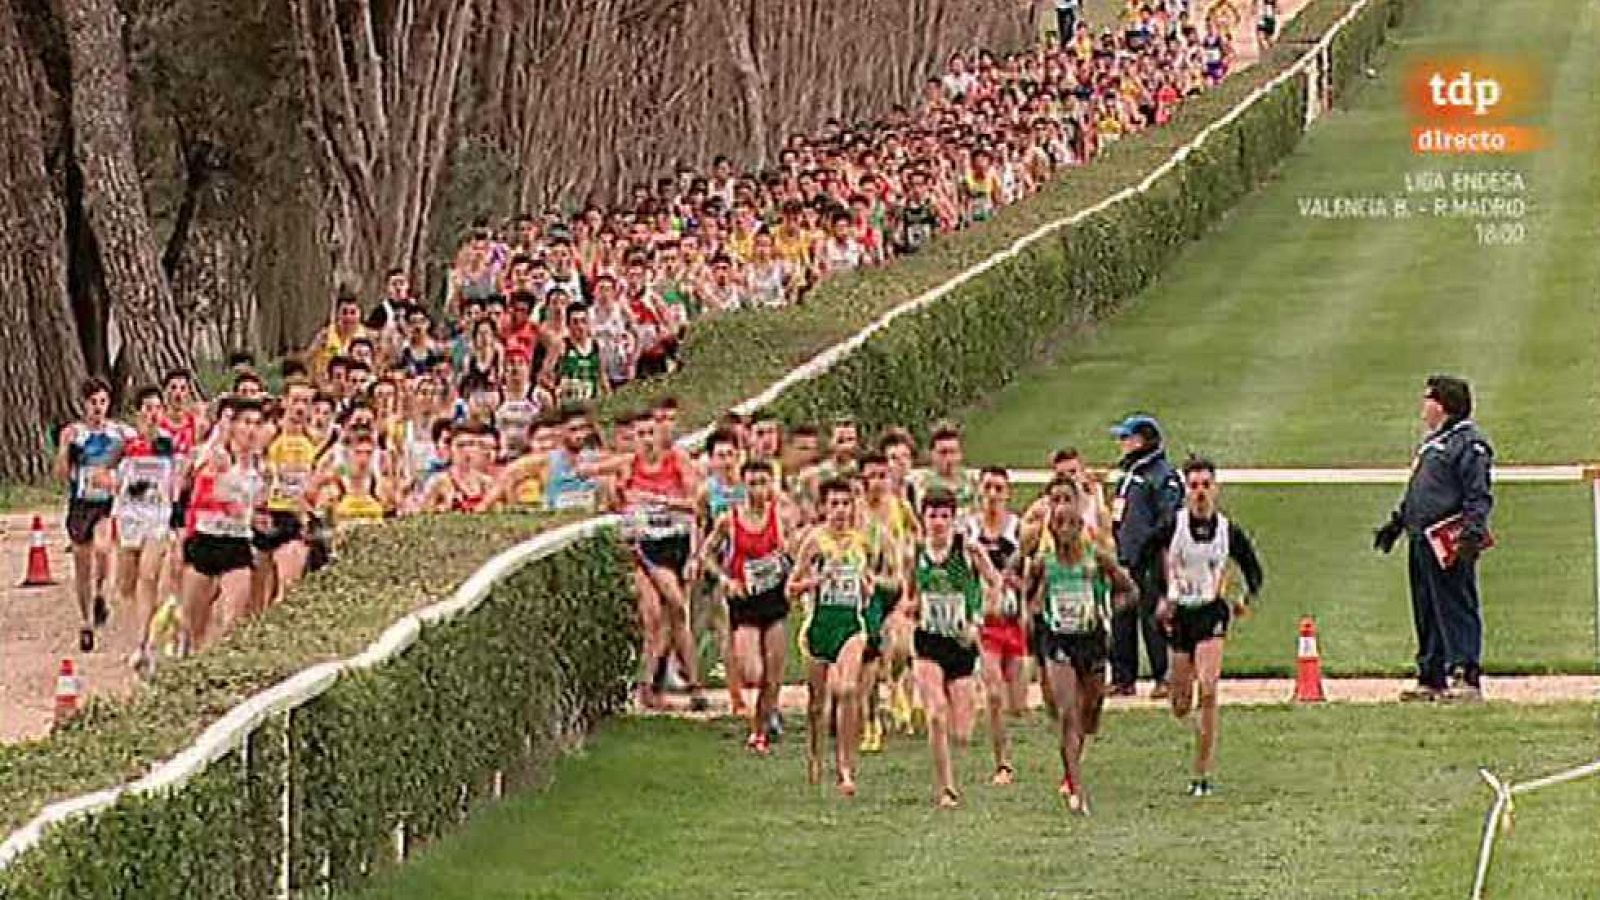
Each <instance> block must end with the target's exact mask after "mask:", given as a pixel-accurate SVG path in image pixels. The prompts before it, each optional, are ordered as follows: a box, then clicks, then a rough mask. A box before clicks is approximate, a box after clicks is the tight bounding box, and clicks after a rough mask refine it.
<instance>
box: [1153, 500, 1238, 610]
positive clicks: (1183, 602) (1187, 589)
mask: <svg viewBox="0 0 1600 900" xmlns="http://www.w3.org/2000/svg"><path fill="white" fill-rule="evenodd" d="M1167 554H1168V559H1170V560H1171V562H1172V568H1171V571H1172V577H1171V578H1169V579H1168V580H1167V598H1168V599H1169V600H1172V601H1174V602H1176V603H1177V604H1178V605H1179V606H1203V605H1205V604H1207V603H1210V602H1211V601H1213V600H1216V599H1217V598H1218V597H1220V596H1222V576H1223V572H1224V571H1225V570H1226V568H1227V566H1228V519H1227V517H1226V516H1224V515H1223V514H1222V513H1220V512H1219V513H1217V532H1216V534H1214V535H1212V537H1211V540H1209V541H1206V542H1205V543H1201V542H1199V541H1196V540H1195V539H1194V535H1192V534H1191V533H1190V531H1189V511H1188V510H1187V509H1181V510H1178V521H1177V525H1176V528H1175V530H1174V531H1173V534H1172V545H1171V546H1169V547H1168V548H1167Z"/></svg>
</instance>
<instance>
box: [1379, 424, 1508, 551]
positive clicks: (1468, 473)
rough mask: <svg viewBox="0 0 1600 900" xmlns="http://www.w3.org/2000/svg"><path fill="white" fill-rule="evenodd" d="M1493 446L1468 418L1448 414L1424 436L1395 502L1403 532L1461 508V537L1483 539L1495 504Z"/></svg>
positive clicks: (1419, 529)
mask: <svg viewBox="0 0 1600 900" xmlns="http://www.w3.org/2000/svg"><path fill="white" fill-rule="evenodd" d="M1493 464H1494V449H1493V448H1492V447H1490V446H1489V439H1488V438H1487V437H1485V436H1484V434H1483V432H1482V431H1479V430H1478V426H1477V423H1475V422H1473V421H1472V420H1471V419H1451V420H1449V421H1447V422H1445V423H1444V424H1443V425H1441V426H1439V429H1438V430H1437V431H1435V432H1433V433H1432V434H1430V435H1428V436H1427V437H1426V438H1424V439H1423V441H1422V443H1421V445H1419V446H1418V447H1417V452H1416V457H1415V458H1414V459H1413V460H1412V465H1411V482H1410V483H1409V484H1407V485H1406V494H1405V498H1404V499H1402V500H1401V501H1400V521H1401V522H1402V523H1403V524H1404V525H1405V527H1406V531H1408V532H1410V533H1411V534H1421V533H1422V531H1423V529H1425V528H1427V527H1428V526H1429V525H1432V524H1433V523H1435V522H1437V521H1439V520H1440V519H1446V518H1449V517H1450V516H1453V515H1455V514H1456V513H1461V514H1462V518H1464V519H1465V520H1466V521H1465V527H1464V528H1463V529H1462V537H1463V538H1465V539H1467V540H1482V539H1483V535H1484V533H1485V532H1486V531H1487V530H1488V527H1489V511H1490V510H1491V509H1493V508H1494V494H1493V493H1492V492H1491V490H1492V489H1491V486H1490V483H1489V482H1490V468H1491V467H1492V466H1493Z"/></svg>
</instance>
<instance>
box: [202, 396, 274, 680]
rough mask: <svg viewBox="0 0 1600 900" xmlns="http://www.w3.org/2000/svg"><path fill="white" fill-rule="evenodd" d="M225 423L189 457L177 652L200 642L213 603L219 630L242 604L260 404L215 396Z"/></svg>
mask: <svg viewBox="0 0 1600 900" xmlns="http://www.w3.org/2000/svg"><path fill="white" fill-rule="evenodd" d="M222 405H223V409H224V418H225V419H226V423H225V424H221V423H219V425H218V426H217V430H216V434H215V436H214V440H213V441H212V443H211V444H210V445H209V446H208V447H207V448H205V449H204V450H202V451H201V452H200V453H198V454H196V456H195V463H194V499H193V502H192V504H191V511H190V512H191V519H192V525H191V528H190V531H189V534H188V537H187V539H186V540H185V541H184V545H183V559H184V570H183V604H184V621H185V623H186V624H187V625H188V628H189V633H188V639H187V641H186V642H185V647H184V650H185V652H186V653H187V652H190V651H194V650H199V649H202V648H204V647H205V646H206V638H207V636H208V635H209V633H210V625H211V616H212V611H213V608H214V607H217V608H220V617H219V621H218V631H219V632H220V633H223V634H226V633H227V631H228V629H229V628H230V627H231V626H232V624H233V623H234V622H235V621H237V620H238V619H239V618H240V617H241V616H243V615H244V614H245V612H246V611H247V610H248V609H249V605H250V593H251V587H252V578H253V573H252V571H251V567H252V566H253V564H254V562H255V560H254V557H253V554H252V551H251V547H250V539H251V537H252V526H253V524H254V522H255V520H256V507H257V505H258V503H259V502H260V501H261V500H262V499H264V493H265V490H264V489H265V486H266V480H265V478H264V477H263V475H262V471H261V463H260V459H259V457H260V454H259V452H258V447H259V446H260V436H259V434H258V432H259V431H260V430H261V412H262V408H261V403H260V401H256V400H245V399H243V398H238V397H229V398H227V399H225V400H223V403H222Z"/></svg>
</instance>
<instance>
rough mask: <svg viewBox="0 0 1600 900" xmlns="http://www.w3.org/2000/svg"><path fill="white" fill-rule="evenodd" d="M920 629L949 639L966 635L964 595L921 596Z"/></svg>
mask: <svg viewBox="0 0 1600 900" xmlns="http://www.w3.org/2000/svg"><path fill="white" fill-rule="evenodd" d="M921 627H922V630H923V631H927V632H931V633H933V634H942V635H947V636H950V637H956V636H959V635H963V634H966V631H967V598H966V595H964V594H931V593H925V594H923V595H922V616H921Z"/></svg>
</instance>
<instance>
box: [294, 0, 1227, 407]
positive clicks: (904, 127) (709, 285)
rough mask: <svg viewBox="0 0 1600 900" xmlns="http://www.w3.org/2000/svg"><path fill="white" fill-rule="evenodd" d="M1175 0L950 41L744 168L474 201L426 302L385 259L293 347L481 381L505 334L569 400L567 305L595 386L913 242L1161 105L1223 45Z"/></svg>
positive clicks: (655, 369)
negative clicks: (357, 300) (569, 198)
mask: <svg viewBox="0 0 1600 900" xmlns="http://www.w3.org/2000/svg"><path fill="white" fill-rule="evenodd" d="M1189 7H1190V3H1189V0H1159V2H1143V3H1140V2H1133V3H1130V4H1129V5H1128V12H1127V15H1126V16H1125V17H1124V19H1123V20H1122V21H1121V22H1119V23H1116V24H1115V26H1114V27H1106V28H1103V29H1101V30H1100V31H1098V32H1095V31H1094V30H1092V29H1091V28H1090V26H1089V24H1088V23H1085V22H1077V24H1076V25H1075V26H1074V31H1073V34H1071V35H1070V36H1069V37H1068V39H1067V40H1065V41H1063V42H1062V43H1060V44H1059V45H1057V46H1051V47H1044V48H1040V49H1037V50H1033V51H1029V52H1026V53H1020V54H1016V55H1013V56H1009V57H1004V58H1001V57H997V56H995V55H994V54H991V53H988V52H974V53H962V54H958V55H955V56H953V57H951V59H950V60H949V62H948V65H947V67H946V69H945V71H944V72H942V73H941V74H939V75H938V76H936V77H934V78H932V79H930V80H929V82H928V83H927V85H926V90H925V92H924V94H923V96H922V97H921V100H920V102H919V103H918V104H916V107H915V110H912V109H908V108H907V107H904V106H896V107H895V108H894V109H893V110H892V111H891V113H890V114H889V115H888V116H886V117H885V118H884V120H883V121H880V122H874V123H871V124H856V123H851V124H846V123H843V122H840V121H838V120H830V121H829V122H827V123H826V125H825V127H824V128H823V129H822V131H821V132H820V133H818V134H816V135H812V136H807V135H801V134H796V135H793V136H790V137H789V138H788V139H787V140H786V141H785V142H784V144H783V146H782V148H781V149H780V151H779V152H778V154H777V156H776V159H775V160H774V165H772V166H771V167H770V168H768V169H765V170H763V171H759V172H745V173H740V172H737V171H736V170H735V169H734V167H733V164H732V163H731V162H730V161H729V160H728V159H726V158H723V157H718V158H717V159H715V160H714V161H713V163H712V165H711V169H710V171H709V172H697V171H696V170H694V169H693V168H691V167H688V166H679V167H678V168H677V170H676V172H675V174H674V175H673V176H669V177H664V178H662V179H660V180H659V181H657V182H656V183H654V184H649V183H645V184H638V185H634V186H632V187H631V189H630V190H629V191H627V192H626V193H625V195H624V196H623V197H622V198H621V200H620V201H619V202H618V203H616V204H615V205H613V206H612V207H610V208H602V207H601V206H599V205H589V206H586V207H584V208H583V209H581V210H580V211H578V212H576V213H575V214H570V215H569V214H568V213H566V212H563V211H561V210H550V211H548V212H545V213H544V214H542V215H531V214H524V215H520V216H517V217H516V218H514V219H513V220H512V221H510V222H509V223H507V224H506V226H505V227H504V228H503V229H496V228H494V227H491V225H490V223H489V222H488V221H487V220H484V221H481V222H480V223H479V227H476V228H474V229H473V230H472V232H471V233H470V234H469V235H468V236H467V238H466V240H465V241H464V242H463V244H462V245H461V247H460V248H459V251H458V253H457V257H456V259H455V262H454V265H453V268H452V270H451V273H450V277H449V280H448V287H447V292H446V298H445V302H444V306H443V308H442V310H434V309H433V308H431V307H428V306H427V305H426V304H419V303H417V302H416V301H415V299H414V298H413V297H412V295H411V293H410V285H409V282H408V280H407V279H406V278H405V276H404V275H403V274H402V273H400V272H396V273H394V276H393V279H392V281H391V285H390V287H391V290H390V292H389V295H388V296H387V297H386V298H385V299H384V301H383V302H382V303H381V304H380V305H379V308H378V309H375V310H374V311H373V312H372V314H371V318H370V319H367V320H365V321H363V320H362V319H361V318H360V317H359V316H358V317H357V318H355V319H351V320H345V319H342V318H341V319H339V320H336V323H335V327H332V328H330V329H329V331H328V333H327V334H326V335H325V336H324V342H323V344H322V345H321V346H319V347H316V348H313V349H314V350H316V351H318V353H319V362H320V364H324V365H325V364H326V361H327V360H328V359H330V358H332V357H334V356H339V355H348V350H349V347H350V345H351V344H352V343H353V342H355V341H357V340H358V339H359V338H360V337H361V336H363V335H365V336H366V337H367V339H368V340H369V341H371V342H372V343H373V344H375V347H374V348H373V350H374V355H375V356H376V357H379V358H384V357H387V358H390V359H395V358H399V357H400V356H402V355H404V356H405V357H406V363H407V365H409V366H412V367H414V368H423V367H427V366H429V362H428V360H430V359H431V360H433V361H434V362H433V366H434V368H435V370H436V371H437V370H443V371H444V372H445V373H446V375H447V377H452V378H458V379H460V378H466V377H471V376H479V375H481V376H484V377H486V378H488V379H489V380H490V381H491V382H493V381H494V379H495V378H496V377H497V375H498V374H499V372H500V370H501V368H503V367H504V366H505V365H506V356H508V355H509V354H511V353H515V352H520V353H522V354H525V355H527V356H528V357H529V358H530V360H531V365H532V373H533V384H534V386H535V389H536V394H538V395H539V397H540V398H541V399H542V400H546V401H548V400H550V399H553V400H555V401H558V402H567V401H583V400H587V399H590V398H589V396H587V395H586V394H585V393H583V392H584V391H587V390H590V388H589V386H587V385H581V384H578V383H576V382H569V383H567V384H565V385H563V383H562V382H561V381H560V377H559V373H558V372H555V371H553V369H552V367H551V365H550V364H551V363H553V361H554V360H555V358H556V357H557V356H558V355H559V352H560V347H561V346H562V341H563V340H564V338H565V337H566V335H567V332H569V331H571V330H573V327H572V326H571V324H570V323H569V322H568V318H569V316H572V315H575V314H576V315H579V316H582V317H584V318H585V319H586V320H587V322H586V324H587V329H586V332H585V333H586V334H587V335H588V336H589V337H592V339H593V341H594V345H595V346H596V347H598V349H599V353H600V373H601V377H600V378H599V379H598V381H597V387H596V388H594V389H595V390H598V391H599V392H601V393H604V392H606V391H609V390H610V389H612V388H614V387H616V386H618V385H620V384H622V383H624V382H627V381H630V380H632V379H634V378H642V377H648V376H651V375H655V374H659V373H662V372H665V371H669V370H671V369H672V368H673V367H675V366H676V365H677V364H678V362H677V351H678V347H679V345H680V343H681V341H682V339H683V337H684V335H685V333H686V331H687V329H688V328H689V327H690V325H691V323H693V322H695V321H697V320H700V319H701V318H702V317H705V316H712V315H717V314H722V313H728V312H732V311H734V310H739V309H747V308H770V307H781V306H785V305H788V304H791V303H795V302H798V301H800V300H801V299H802V298H803V297H804V296H805V294H806V292H807V291H808V290H810V289H811V288H812V287H813V286H815V285H816V284H817V283H818V282H819V281H821V280H822V279H824V278H827V277H829V276H831V275H834V274H837V273H840V272H847V271H852V270H856V269H859V268H862V267H866V266H874V265H878V264H881V263H884V262H886V261H889V260H891V259H893V258H895V257H896V256H900V255H905V254H912V253H916V252H918V251H920V250H922V249H923V248H924V247H926V246H927V244H928V242H929V241H931V240H932V239H933V238H934V237H935V236H937V235H939V234H942V233H946V232H949V231H953V230H956V229H960V228H964V227H967V226H969V225H971V224H974V223H978V222H982V221H984V220H986V219H988V218H990V217H991V216H992V215H994V213H995V211H996V210H997V209H999V208H1000V207H1002V206H1005V205H1007V204H1011V203H1015V202H1017V201H1018V200H1020V199H1022V198H1024V197H1026V196H1028V195H1030V194H1032V193H1034V192H1036V191H1037V190H1038V189H1040V188H1041V187H1042V186H1043V185H1044V184H1046V183H1047V182H1048V181H1049V179H1050V178H1051V177H1052V176H1053V175H1054V174H1055V173H1057V172H1059V171H1060V170H1062V169H1063V168H1066V167H1071V166H1077V165H1081V164H1083V163H1085V162H1088V161H1090V160H1092V159H1093V158H1094V157H1095V156H1096V154H1098V153H1099V152H1100V150H1101V149H1102V148H1104V147H1106V146H1108V145H1110V144H1112V143H1115V142H1116V141H1118V140H1120V139H1121V138H1123V137H1124V136H1125V135H1128V134H1130V133H1133V132H1137V131H1140V130H1142V129H1144V128H1147V127H1149V126H1153V125H1159V124H1161V123H1164V122H1166V121H1167V120H1168V119H1169V118H1170V117H1171V116H1172V114H1173V111H1174V110H1175V109H1176V108H1177V106H1178V105H1179V104H1180V103H1181V102H1182V101H1183V100H1184V99H1185V98H1188V97H1193V96H1195V95H1198V94H1200V93H1202V92H1204V91H1205V90H1207V89H1208V88H1210V87H1211V86H1214V85H1215V84H1217V83H1218V82H1220V81H1221V80H1222V79H1223V78H1224V77H1225V76H1226V75H1227V73H1228V71H1229V68H1230V65H1231V64H1232V57H1233V52H1234V51H1233V44H1232V40H1231V38H1230V36H1229V34H1227V33H1226V31H1225V29H1226V28H1227V26H1226V23H1221V24H1219V23H1218V22H1217V21H1215V20H1212V21H1209V22H1208V21H1206V16H1204V15H1199V14H1195V13H1192V12H1191V11H1190V9H1189ZM580 310H581V312H579V311H580ZM587 339H588V338H585V340H587ZM564 388H565V389H566V392H565V393H564V392H563V389H564Z"/></svg>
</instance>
